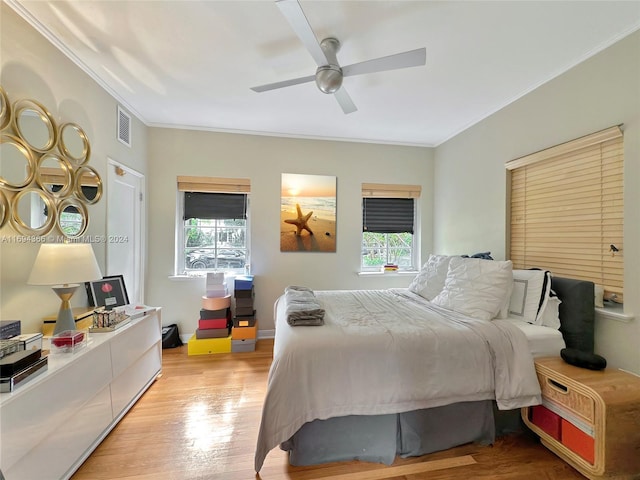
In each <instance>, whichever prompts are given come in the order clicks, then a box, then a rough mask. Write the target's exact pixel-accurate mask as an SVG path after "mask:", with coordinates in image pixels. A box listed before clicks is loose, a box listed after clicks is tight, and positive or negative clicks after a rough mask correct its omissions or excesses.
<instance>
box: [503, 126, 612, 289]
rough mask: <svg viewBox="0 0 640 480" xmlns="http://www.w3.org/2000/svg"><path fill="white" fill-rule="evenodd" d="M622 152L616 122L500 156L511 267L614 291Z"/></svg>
mask: <svg viewBox="0 0 640 480" xmlns="http://www.w3.org/2000/svg"><path fill="white" fill-rule="evenodd" d="M623 157H624V155H623V136H622V131H621V130H620V128H619V127H617V126H616V127H611V128H609V129H606V130H603V131H600V132H597V133H594V134H592V135H588V136H585V137H582V138H579V139H576V140H574V141H571V142H568V143H564V144H562V145H557V146H555V147H551V148H549V149H546V150H543V151H541V152H536V153H534V154H532V155H528V156H526V157H522V158H519V159H516V160H512V161H511V162H508V163H507V164H506V168H507V169H508V170H509V172H510V177H511V179H510V185H511V189H510V202H509V204H510V215H509V217H510V218H509V220H510V228H509V231H510V239H509V240H510V245H509V247H510V254H509V258H510V259H511V260H512V262H513V265H514V268H520V269H522V268H532V267H539V268H544V269H547V270H549V271H551V272H552V273H553V274H554V275H556V276H563V277H571V278H576V279H582V280H589V281H592V282H594V283H596V284H599V285H602V286H604V288H605V291H606V292H611V293H617V294H619V295H622V293H623V288H624V285H623V253H624V248H623V225H624V218H623V208H624V202H623ZM612 246H613V247H612ZM616 249H617V251H614V250H616Z"/></svg>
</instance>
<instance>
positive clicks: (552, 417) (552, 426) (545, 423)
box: [530, 405, 562, 441]
mask: <svg viewBox="0 0 640 480" xmlns="http://www.w3.org/2000/svg"><path fill="white" fill-rule="evenodd" d="M530 412H531V423H533V424H534V425H535V426H537V427H538V428H540V429H542V431H543V432H546V433H547V434H549V435H551V436H552V437H553V438H555V439H556V440H558V441H560V428H561V427H560V425H561V424H560V422H561V420H562V418H561V417H560V416H559V415H557V414H556V413H554V412H552V411H551V410H549V409H548V408H546V407H543V406H542V405H536V406H534V407H531V409H530Z"/></svg>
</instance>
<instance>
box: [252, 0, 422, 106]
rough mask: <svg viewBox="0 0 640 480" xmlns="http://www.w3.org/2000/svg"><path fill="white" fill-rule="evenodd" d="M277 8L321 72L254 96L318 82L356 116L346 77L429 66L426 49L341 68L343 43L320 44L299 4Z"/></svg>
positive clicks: (283, 1) (287, 0) (294, 0)
mask: <svg viewBox="0 0 640 480" xmlns="http://www.w3.org/2000/svg"><path fill="white" fill-rule="evenodd" d="M276 4H277V5H278V7H279V8H280V11H281V12H282V14H283V15H284V16H285V18H286V19H287V21H288V22H289V24H291V27H292V28H293V30H294V31H295V32H296V34H297V35H298V37H299V38H300V40H301V41H302V43H303V44H304V46H305V47H306V48H307V50H309V53H310V54H311V56H312V57H313V59H314V60H315V61H316V63H317V64H318V69H317V70H316V73H315V75H309V76H306V77H300V78H293V79H290V80H284V81H281V82H276V83H269V84H267V85H260V86H258V87H253V88H251V90H253V91H254V92H266V91H269V90H275V89H277V88H283V87H290V86H292V85H298V84H300V83H307V82H311V81H314V80H315V82H316V85H317V86H318V88H319V89H320V91H321V92H323V93H327V94H333V95H334V96H335V97H336V100H337V101H338V103H339V104H340V107H341V108H342V111H343V112H344V113H345V114H346V113H353V112H355V111H356V110H358V109H357V108H356V106H355V104H354V103H353V101H352V100H351V97H350V96H349V94H348V93H347V91H346V90H345V89H344V87H342V79H343V78H344V77H350V76H353V75H362V74H365V73H374V72H384V71H386V70H396V69H399V68H407V67H417V66H420V65H425V64H426V62H427V50H426V48H418V49H416V50H410V51H408V52H403V53H396V54H395V55H389V56H386V57H380V58H374V59H373V60H367V61H365V62H359V63H353V64H351V65H347V66H346V67H341V66H340V64H339V63H338V59H337V58H336V54H337V53H338V51H339V50H340V41H339V40H338V39H337V38H325V39H324V40H322V41H321V42H318V39H317V38H316V36H315V34H314V33H313V30H312V29H311V25H309V21H308V20H307V17H306V16H305V14H304V12H303V11H302V7H301V6H300V4H299V3H298V0H277V1H276Z"/></svg>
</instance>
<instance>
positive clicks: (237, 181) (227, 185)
mask: <svg viewBox="0 0 640 480" xmlns="http://www.w3.org/2000/svg"><path fill="white" fill-rule="evenodd" d="M178 190H179V191H180V192H215V193H250V192H251V181H250V180H249V179H248V178H223V177H188V176H179V177H178Z"/></svg>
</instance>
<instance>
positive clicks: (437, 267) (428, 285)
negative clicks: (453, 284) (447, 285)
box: [409, 254, 452, 300]
mask: <svg viewBox="0 0 640 480" xmlns="http://www.w3.org/2000/svg"><path fill="white" fill-rule="evenodd" d="M451 258H452V257H450V256H448V255H433V254H431V255H429V259H428V260H427V263H425V264H424V265H423V266H422V269H421V270H420V273H418V275H417V276H416V278H414V279H413V281H412V282H411V284H410V285H409V290H410V291H412V292H413V293H416V294H418V295H420V296H421V297H423V298H426V299H427V300H431V299H433V298H434V297H435V296H436V295H438V293H440V291H441V290H442V288H443V287H444V281H445V279H446V278H447V272H448V271H449V261H450V260H451Z"/></svg>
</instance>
